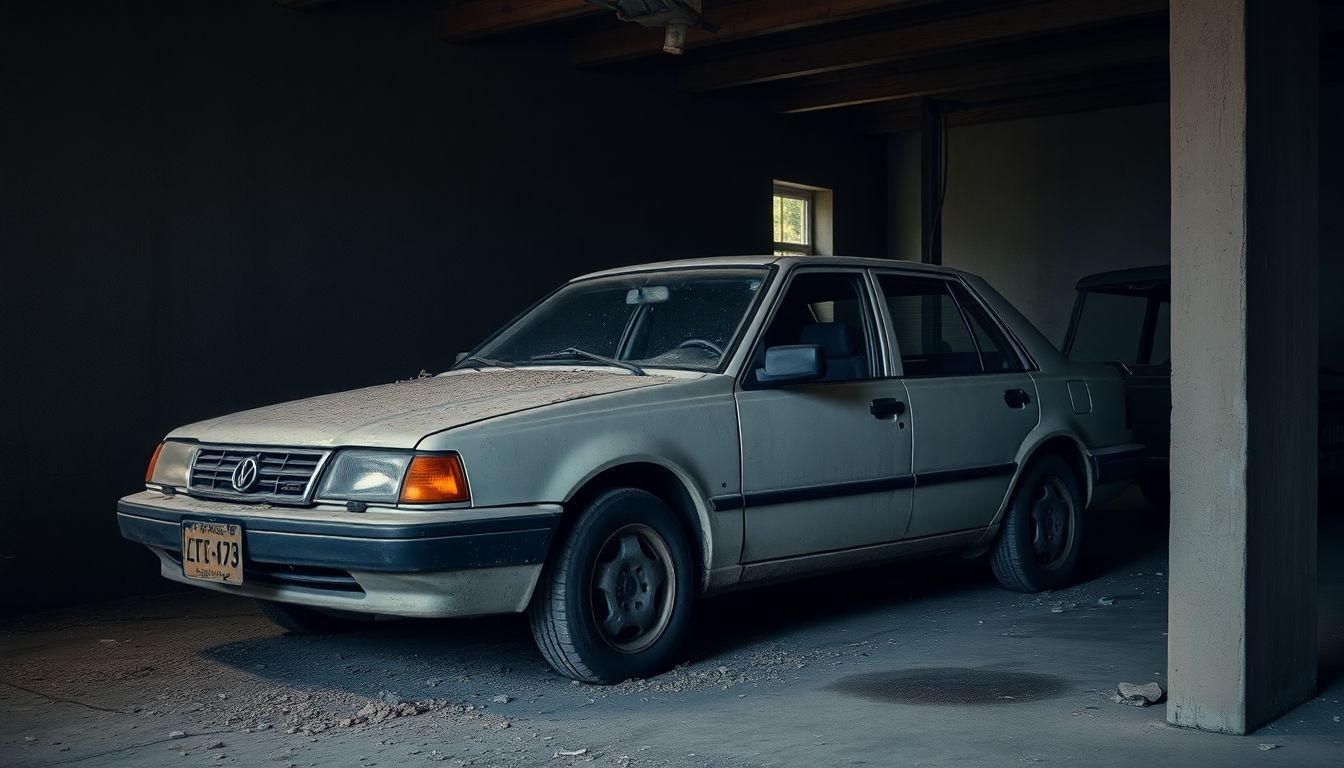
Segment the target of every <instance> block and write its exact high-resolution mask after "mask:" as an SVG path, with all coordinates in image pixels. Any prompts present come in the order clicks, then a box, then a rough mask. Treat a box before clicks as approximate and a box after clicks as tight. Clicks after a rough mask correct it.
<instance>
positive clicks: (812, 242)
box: [770, 182, 817, 256]
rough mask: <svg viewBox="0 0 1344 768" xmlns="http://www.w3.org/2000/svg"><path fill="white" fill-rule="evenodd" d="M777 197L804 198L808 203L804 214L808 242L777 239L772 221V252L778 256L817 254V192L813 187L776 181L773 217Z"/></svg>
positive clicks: (771, 202)
mask: <svg viewBox="0 0 1344 768" xmlns="http://www.w3.org/2000/svg"><path fill="white" fill-rule="evenodd" d="M776 197H783V198H788V199H790V200H802V201H803V202H804V203H805V204H806V211H805V215H804V216H803V227H804V238H805V239H806V240H807V242H805V243H790V242H788V241H785V240H775V239H774V235H775V233H774V226H773V222H772V224H771V231H770V240H771V252H772V253H773V254H774V255H776V256H799V255H802V256H815V255H816V253H817V193H816V192H815V191H814V190H811V189H805V188H802V187H794V186H789V185H787V184H780V183H779V182H775V185H774V189H773V191H772V192H771V193H770V205H771V208H772V218H773V207H774V203H775V198H776Z"/></svg>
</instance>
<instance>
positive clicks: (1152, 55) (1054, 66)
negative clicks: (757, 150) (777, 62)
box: [768, 33, 1167, 113]
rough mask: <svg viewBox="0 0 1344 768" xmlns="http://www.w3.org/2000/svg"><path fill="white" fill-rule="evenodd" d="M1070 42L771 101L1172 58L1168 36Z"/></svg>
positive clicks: (830, 104)
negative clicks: (1168, 56) (1063, 45)
mask: <svg viewBox="0 0 1344 768" xmlns="http://www.w3.org/2000/svg"><path fill="white" fill-rule="evenodd" d="M1067 42H1068V43H1069V45H1068V47H1058V46H1056V47H1055V48H1054V49H1053V50H1051V49H1044V50H1018V51H1014V52H1011V53H1000V54H998V55H986V56H984V57H982V58H981V59H980V60H978V61H969V62H965V63H955V62H953V63H948V64H944V65H940V66H932V65H926V66H924V67H922V68H918V69H909V70H892V69H890V65H885V66H883V67H880V68H877V69H875V71H872V72H871V73H869V74H867V75H866V76H863V77H856V78H853V79H849V80H841V81H829V76H827V75H822V76H821V77H822V78H827V79H828V80H827V81H822V82H813V83H808V84H804V85H801V86H800V87H795V88H791V89H782V90H781V91H780V92H779V93H777V94H776V95H775V96H774V97H772V98H770V99H769V100H768V101H769V104H770V106H771V107H772V108H773V109H774V110H775V111H777V112H784V113H796V112H812V111H816V110H822V109H837V108H840V107H850V106H855V105H858V104H873V103H877V102H883V101H895V100H897V99H904V98H909V97H912V96H930V95H939V94H944V93H950V92H955V91H964V90H970V89H974V88H991V87H996V86H1003V85H1008V84H1012V83H1024V82H1031V81H1035V80H1050V79H1055V78H1059V77H1061V76H1065V75H1073V74H1084V73H1087V72H1095V71H1100V70H1105V69H1114V68H1123V67H1127V66H1142V65H1145V64H1152V63H1157V62H1162V61H1165V60H1166V57H1167V37H1166V35H1165V34H1160V35H1159V34H1152V33H1148V34H1143V35H1125V36H1115V35H1112V36H1109V37H1103V38H1099V39H1093V38H1087V37H1083V38H1078V39H1076V40H1075V39H1070V40H1068V41H1067Z"/></svg>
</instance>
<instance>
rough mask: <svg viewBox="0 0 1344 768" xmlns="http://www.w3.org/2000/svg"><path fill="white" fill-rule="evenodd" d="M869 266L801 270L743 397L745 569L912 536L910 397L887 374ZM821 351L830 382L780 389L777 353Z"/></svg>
mask: <svg viewBox="0 0 1344 768" xmlns="http://www.w3.org/2000/svg"><path fill="white" fill-rule="evenodd" d="M870 297H871V291H870V290H869V287H868V280H867V277H866V276H865V274H864V272H863V271H862V270H846V271H837V270H825V271H809V270H800V271H798V272H795V273H794V274H793V276H792V278H791V279H790V281H789V284H788V285H786V286H785V288H784V291H783V293H782V294H781V299H780V300H779V301H778V302H776V304H775V311H774V313H773V314H772V316H771V318H770V320H769V322H768V324H767V325H766V330H765V332H764V333H763V334H762V336H761V338H760V339H759V340H758V342H757V345H756V347H755V351H754V353H753V357H752V361H751V364H750V367H749V368H748V370H747V372H746V374H745V375H744V376H743V378H742V379H741V386H740V387H739V390H738V392H737V407H738V421H739V426H740V429H741V439H742V491H743V495H742V503H743V505H744V515H745V532H744V533H745V538H744V545H743V557H742V559H743V562H762V561H767V560H777V559H780V558H787V557H793V556H797V555H806V554H811V553H818V552H831V551H836V550H843V549H850V548H853V547H861V546H866V545H871V544H879V543H886V542H890V541H895V540H897V539H899V538H901V535H902V534H903V533H904V531H905V528H906V526H907V524H908V522H909V518H910V503H911V491H910V487H911V485H912V478H911V475H910V459H911V456H910V429H909V427H908V424H907V421H906V418H905V403H906V392H905V386H904V385H903V384H902V383H901V381H900V379H896V378H883V373H884V371H885V366H884V361H883V359H882V358H883V355H882V346H883V345H882V343H881V339H880V337H879V330H878V328H879V325H878V322H877V316H876V314H875V313H874V311H873V305H872V301H871V298H870ZM813 344H814V345H818V346H820V347H821V353H822V356H823V358H824V359H825V375H824V377H823V378H822V379H821V380H817V381H812V382H806V383H793V384H785V385H772V384H770V383H768V382H763V381H762V379H763V378H764V376H763V375H762V374H761V371H762V369H763V366H764V359H765V352H766V350H767V349H768V348H770V347H778V346H789V345H813Z"/></svg>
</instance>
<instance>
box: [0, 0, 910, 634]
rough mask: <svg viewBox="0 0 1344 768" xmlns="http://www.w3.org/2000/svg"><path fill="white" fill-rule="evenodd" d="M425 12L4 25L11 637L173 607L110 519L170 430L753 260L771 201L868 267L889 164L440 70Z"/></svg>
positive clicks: (376, 8)
mask: <svg viewBox="0 0 1344 768" xmlns="http://www.w3.org/2000/svg"><path fill="white" fill-rule="evenodd" d="M438 5H439V3H438V2H427V3H419V2H416V3H395V2H375V1H374V0H368V1H367V2H355V1H353V0H347V2H340V3H336V4H334V5H333V6H332V7H328V8H324V9H321V10H318V11H313V12H293V11H286V10H283V9H281V8H279V7H277V6H275V5H273V4H272V3H270V2H268V1H267V0H214V1H213V2H206V1H205V0H181V1H180V2H167V1H165V2H133V3H88V4H86V5H85V6H83V7H77V4H70V3H60V4H56V3H28V4H23V5H22V6H18V7H11V8H8V9H7V10H6V12H5V17H6V18H5V22H4V23H3V24H0V41H3V49H4V50H3V53H0V56H3V57H4V59H3V62H2V63H3V66H2V67H0V86H2V87H0V99H3V101H0V254H2V255H3V264H4V271H3V275H4V276H3V279H2V281H0V312H3V327H4V334H3V339H4V340H3V342H2V343H3V351H2V352H0V360H3V365H4V373H3V376H2V377H0V378H2V379H3V391H2V392H0V394H2V395H3V399H4V403H5V411H4V416H5V419H4V437H3V440H2V441H0V445H2V447H0V450H2V451H3V453H2V454H0V473H3V481H4V487H5V488H6V489H8V493H7V494H6V498H5V501H4V504H3V516H4V533H3V538H0V558H2V559H0V578H2V579H3V583H4V584H5V585H6V589H5V590H4V595H5V596H4V603H5V607H6V608H14V607H23V606H35V605H41V604H50V603H55V602H67V601H71V600H79V599H90V598H95V597H99V596H103V595H109V594H119V593H128V592H134V591H139V590H144V589H150V588H161V587H162V586H163V583H162V582H160V581H159V580H158V578H157V576H156V575H155V574H156V567H155V565H154V561H153V558H152V557H150V556H149V555H148V553H145V552H142V551H139V550H138V549H137V548H135V547H132V546H130V545H128V544H125V543H123V542H122V541H121V540H120V539H119V538H118V537H117V535H116V525H115V520H114V516H113V502H114V501H115V499H116V498H117V497H118V496H120V495H122V494H124V493H126V492H129V491H134V490H136V489H137V488H138V487H140V478H141V476H142V475H143V472H144V465H145V462H146V460H147V458H148V456H149V453H150V451H151V449H152V448H153V446H154V444H155V442H156V441H157V439H158V438H159V437H160V436H161V435H162V434H163V433H164V432H166V431H167V430H169V429H171V428H172V427H174V426H175V425H177V424H180V423H183V422H187V421H191V420H195V419H198V418H203V417H208V416H211V415H217V414H220V413H223V412H228V411H232V410H237V409H241V408H246V407H250V406H255V405H260V404H264V403H269V402H275V401H279V400H284V399H289V398H294V397H300V396H305V395H310V394H315V393H320V392H326V391H333V390H339V389H346V388H351V387H355V386H361V385H366V384H371V383H378V382H385V381H389V380H392V379H394V378H405V377H407V376H409V375H413V374H414V373H415V372H417V371H418V370H420V369H421V368H426V369H428V370H431V371H435V370H441V369H443V368H444V367H446V366H447V365H448V364H449V363H451V361H452V358H453V354H454V353H455V352H456V351H458V350H460V349H464V348H466V347H468V346H470V345H471V344H472V343H473V342H474V341H476V340H478V339H479V338H480V337H482V336H483V335H484V334H485V333H487V332H488V331H489V330H490V329H492V328H493V327H494V326H496V325H498V324H499V323H500V322H502V321H504V320H505V319H507V318H508V317H510V316H512V315H513V314H514V313H516V312H517V311H519V310H520V309H521V308H523V307H524V306H526V305H527V304H528V303H530V302H531V301H533V300H534V299H535V298H537V297H538V296H540V295H541V294H543V293H544V292H545V291H547V290H549V289H550V288H551V287H553V286H554V285H555V284H557V283H558V282H560V281H562V280H563V279H565V278H567V277H569V276H572V275H574V274H577V273H581V272H584V271H589V270H593V269H597V268H601V267H606V266H611V265H616V264H624V263H631V262H639V261H650V260H657V259H665V258H673V257H686V256H698V255H713V254H726V253H741V252H761V251H764V250H767V249H768V247H769V240H770V231H769V207H768V200H769V194H770V182H771V179H772V178H777V177H778V178H786V179H789V180H794V181H800V182H806V183H811V184H817V185H822V186H828V187H832V188H834V189H835V201H836V217H835V228H836V231H835V235H836V243H837V247H838V249H839V250H840V251H841V252H843V253H851V254H859V255H882V254H883V253H884V252H885V244H884V237H885V226H886V225H885V206H886V202H885V159H884V158H885V149H884V146H883V144H882V143H881V142H878V141H876V140H867V139H856V138H854V137H852V136H848V135H844V134H835V133H832V132H831V131H830V130H829V129H828V128H827V127H826V126H825V124H821V123H811V122H807V121H799V120H792V121H790V120H783V119H778V118H770V117H765V116H762V115H760V114H758V113H756V112H754V111H750V110H748V109H746V108H744V107H741V106H738V105H736V104H734V103H733V102H731V101H727V100H723V101H717V100H700V99H692V98H690V97H686V96H683V95H679V94H677V93H675V91H674V90H672V89H670V88H668V87H665V86H664V84H662V83H660V82H659V79H658V77H657V76H656V75H653V74H649V73H643V74H641V73H639V72H626V73H624V74H607V73H591V72H582V71H577V70H574V69H572V68H570V67H568V66H567V65H566V64H565V63H564V57H563V52H562V51H559V50H552V49H551V48H550V47H549V46H548V45H547V44H545V43H544V39H543V40H538V39H531V40H526V39H523V40H514V41H512V42H505V43H491V44H489V45H479V46H448V45H445V44H443V43H440V42H438V41H437V40H435V39H434V37H433V32H432V30H433V27H432V12H433V10H434V9H435V8H436V7H437V6H438Z"/></svg>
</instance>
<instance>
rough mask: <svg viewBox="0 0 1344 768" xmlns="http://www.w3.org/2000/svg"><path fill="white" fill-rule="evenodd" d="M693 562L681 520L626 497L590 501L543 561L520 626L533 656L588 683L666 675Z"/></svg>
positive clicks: (686, 607) (662, 507)
mask: <svg viewBox="0 0 1344 768" xmlns="http://www.w3.org/2000/svg"><path fill="white" fill-rule="evenodd" d="M694 570H695V560H694V558H693V557H692V556H691V550H690V546H689V544H688V542H687V536H686V532H685V529H684V527H683V526H682V524H681V521H680V520H679V519H678V517H677V515H676V514H675V513H674V512H673V511H672V510H671V509H670V508H669V507H668V506H667V504H665V503H664V502H663V501H662V500H661V499H659V498H658V497H657V496H654V495H653V494H650V493H647V492H645V491H641V490H638V489H634V488H620V489H616V490H612V491H608V492H606V493H604V494H602V495H601V496H599V497H597V498H596V499H595V500H593V502H592V503H591V504H589V505H588V506H587V507H586V508H585V509H584V510H583V511H582V512H581V513H580V515H579V517H578V519H577V520H576V521H575V523H574V526H573V527H572V528H571V529H570V531H569V534H568V536H567V537H566V538H565V540H564V541H563V542H562V543H561V545H560V546H559V548H558V549H557V550H556V551H555V552H553V553H552V556H551V558H550V560H549V561H548V562H547V564H546V569H545V571H544V572H543V574H542V580H541V582H540V583H539V584H538V585H537V592H536V594H535V595H533V598H532V605H531V607H530V608H529V612H528V617H529V619H530V621H531V624H532V636H533V638H534V639H535V640H536V642H537V647H538V648H540V649H541V655H542V656H544V657H545V659H546V661H547V662H548V663H549V664H550V665H551V666H552V667H554V668H555V670H556V671H557V672H560V673H561V674H564V675H568V676H569V677H572V678H574V679H576V680H582V681H584V682H589V683H618V682H620V681H622V680H627V679H630V678H639V677H649V676H651V675H655V674H657V673H659V672H662V671H663V670H665V669H667V668H669V667H671V666H673V665H674V664H675V663H676V660H677V653H678V651H679V649H680V646H681V644H682V640H683V639H684V637H685V635H686V630H687V627H688V626H689V619H690V609H691V602H692V600H693V599H694V597H695V595H694V592H695V578H694Z"/></svg>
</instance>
